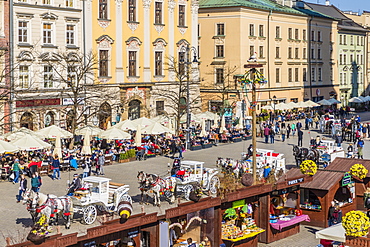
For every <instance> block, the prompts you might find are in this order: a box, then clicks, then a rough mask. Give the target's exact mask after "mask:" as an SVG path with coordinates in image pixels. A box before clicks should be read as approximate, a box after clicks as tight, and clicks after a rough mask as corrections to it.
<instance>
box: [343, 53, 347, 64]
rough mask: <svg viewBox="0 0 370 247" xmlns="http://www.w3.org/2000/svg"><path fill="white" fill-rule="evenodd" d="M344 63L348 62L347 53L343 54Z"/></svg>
mask: <svg viewBox="0 0 370 247" xmlns="http://www.w3.org/2000/svg"><path fill="white" fill-rule="evenodd" d="M343 64H347V55H346V54H344V55H343Z"/></svg>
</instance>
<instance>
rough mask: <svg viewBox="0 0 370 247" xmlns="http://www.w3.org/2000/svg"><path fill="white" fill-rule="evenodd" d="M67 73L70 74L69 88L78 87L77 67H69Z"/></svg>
mask: <svg viewBox="0 0 370 247" xmlns="http://www.w3.org/2000/svg"><path fill="white" fill-rule="evenodd" d="M67 73H68V86H71V85H76V82H77V81H76V79H77V75H76V67H75V66H68V68H67Z"/></svg>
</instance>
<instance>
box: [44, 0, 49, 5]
mask: <svg viewBox="0 0 370 247" xmlns="http://www.w3.org/2000/svg"><path fill="white" fill-rule="evenodd" d="M42 4H45V5H50V4H51V0H42Z"/></svg>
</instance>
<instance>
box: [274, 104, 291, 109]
mask: <svg viewBox="0 0 370 247" xmlns="http://www.w3.org/2000/svg"><path fill="white" fill-rule="evenodd" d="M275 109H276V110H288V109H292V107H290V106H288V104H285V103H279V104H276V105H275Z"/></svg>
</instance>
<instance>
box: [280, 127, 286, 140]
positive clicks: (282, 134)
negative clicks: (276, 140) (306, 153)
mask: <svg viewBox="0 0 370 247" xmlns="http://www.w3.org/2000/svg"><path fill="white" fill-rule="evenodd" d="M286 133H287V131H286V128H285V126H284V128H281V130H280V134H281V141H282V142H285V135H286Z"/></svg>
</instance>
